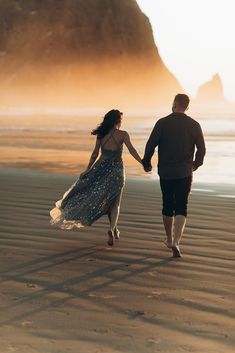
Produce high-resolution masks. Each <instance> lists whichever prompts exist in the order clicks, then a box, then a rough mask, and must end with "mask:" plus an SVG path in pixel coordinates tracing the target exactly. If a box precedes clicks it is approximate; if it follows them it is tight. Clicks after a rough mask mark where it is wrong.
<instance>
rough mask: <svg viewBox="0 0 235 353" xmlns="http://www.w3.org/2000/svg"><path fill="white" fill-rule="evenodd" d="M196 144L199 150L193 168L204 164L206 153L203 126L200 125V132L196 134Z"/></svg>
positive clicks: (195, 168)
mask: <svg viewBox="0 0 235 353" xmlns="http://www.w3.org/2000/svg"><path fill="white" fill-rule="evenodd" d="M195 145H196V148H197V152H196V154H195V160H194V162H193V170H197V169H198V167H200V166H201V165H202V164H203V160H204V156H205V154H206V146H205V141H204V137H203V133H202V129H201V126H200V125H198V132H197V136H196V141H195Z"/></svg>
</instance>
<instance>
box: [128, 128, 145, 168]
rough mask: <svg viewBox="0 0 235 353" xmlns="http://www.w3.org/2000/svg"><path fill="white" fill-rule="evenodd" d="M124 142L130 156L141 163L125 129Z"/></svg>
mask: <svg viewBox="0 0 235 353" xmlns="http://www.w3.org/2000/svg"><path fill="white" fill-rule="evenodd" d="M124 143H125V145H126V147H127V148H128V151H129V152H130V154H131V155H132V157H134V158H135V159H136V160H137V161H138V162H139V163H140V164H142V160H141V158H140V156H139V154H138V152H137V151H136V149H135V148H134V146H133V145H132V143H131V139H130V136H129V134H128V133H127V132H126V131H125V137H124Z"/></svg>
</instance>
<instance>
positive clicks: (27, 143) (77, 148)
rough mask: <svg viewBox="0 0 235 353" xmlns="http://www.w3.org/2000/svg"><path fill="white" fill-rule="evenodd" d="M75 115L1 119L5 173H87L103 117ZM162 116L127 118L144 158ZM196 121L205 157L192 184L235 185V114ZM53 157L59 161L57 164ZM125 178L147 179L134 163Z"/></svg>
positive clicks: (1, 155) (125, 123)
mask: <svg viewBox="0 0 235 353" xmlns="http://www.w3.org/2000/svg"><path fill="white" fill-rule="evenodd" d="M77 113H78V112H76V111H70V112H67V114H66V115H65V112H63V114H58V112H55V111H52V112H50V114H48V112H47V114H37V115H36V114H32V112H31V111H28V112H27V114H26V113H24V114H13V113H12V112H11V114H3V113H2V114H0V137H1V139H0V163H1V168H19V169H37V170H40V169H42V170H49V171H51V170H52V169H51V168H50V166H51V165H52V163H53V168H54V169H55V170H56V171H61V172H68V173H69V172H72V171H74V168H75V166H76V165H79V168H80V169H82V168H84V167H85V162H84V158H85V159H87V158H88V155H89V153H90V152H91V150H92V148H93V145H94V137H93V136H91V134H90V131H91V129H92V128H94V127H95V126H96V125H97V124H98V123H99V122H100V120H101V119H100V117H101V116H102V112H101V111H97V114H96V116H95V114H94V111H92V112H90V111H89V112H87V113H85V112H84V113H82V114H81V112H79V114H80V116H78V115H77ZM91 114H92V115H91ZM165 115H166V114H165ZM189 115H190V114H189ZM195 115H196V114H194V116H195ZM162 116H164V114H163V112H157V113H153V112H151V115H150V112H147V113H146V112H139V113H138V114H135V116H133V113H131V112H130V113H129V114H128V113H127V114H126V115H125V116H124V119H123V127H122V128H123V129H126V130H127V131H128V132H129V133H130V135H131V139H132V142H133V144H134V145H135V147H136V148H137V150H138V151H139V153H140V154H143V152H144V147H145V144H146V141H147V139H148V136H149V134H150V132H151V130H152V128H153V126H154V124H155V122H156V121H157V120H158V118H160V117H162ZM197 120H198V121H199V123H200V124H201V126H202V129H203V132H204V135H205V140H206V148H207V154H206V157H205V161H204V165H203V166H202V167H201V168H199V170H198V171H196V172H195V173H194V180H195V181H198V182H206V183H222V184H234V185H235V113H234V114H232V113H229V114H226V116H225V117H221V114H218V113H215V114H213V113H211V114H209V116H208V115H203V114H198V117H197ZM40 151H41V152H40ZM70 151H73V152H76V160H73V158H74V154H72V153H69V152H70ZM36 152H37V153H36ZM62 152H63V153H62ZM83 152H86V153H87V155H85V157H84V155H83V158H82V159H81V158H79V156H81V154H82V153H83ZM125 153H127V151H125ZM30 154H32V157H31V158H29V156H30ZM53 154H54V156H56V158H54V160H53V157H52V155H53ZM26 155H27V156H26ZM79 159H80V160H81V163H80V162H79ZM66 168H68V169H67V170H66ZM79 171H80V170H78V172H79ZM127 174H129V175H133V174H135V175H136V174H137V175H138V174H141V175H145V174H143V172H140V171H139V166H138V165H137V163H136V166H135V162H133V163H131V165H129V163H128V162H127ZM156 175H157V171H156V168H155V169H154V170H153V173H152V174H151V175H148V176H146V177H150V178H151V177H153V178H155V177H156Z"/></svg>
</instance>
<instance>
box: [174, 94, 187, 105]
mask: <svg viewBox="0 0 235 353" xmlns="http://www.w3.org/2000/svg"><path fill="white" fill-rule="evenodd" d="M175 101H176V102H177V103H178V104H179V106H180V107H181V108H182V109H186V108H188V105H189V102H190V99H189V96H187V94H182V93H179V94H177V95H176V96H175Z"/></svg>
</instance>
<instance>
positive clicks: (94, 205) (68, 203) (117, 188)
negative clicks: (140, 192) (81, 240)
mask: <svg viewBox="0 0 235 353" xmlns="http://www.w3.org/2000/svg"><path fill="white" fill-rule="evenodd" d="M110 137H113V136H112V135H111V136H110ZM114 140H115V139H114ZM115 141H116V140H115ZM124 184H125V175H124V166H123V161H122V146H120V145H119V146H118V149H117V150H107V149H105V148H104V145H103V146H101V156H100V158H99V159H98V160H97V161H96V162H95V163H94V165H93V166H92V167H91V168H90V169H89V171H88V172H87V173H86V174H85V175H83V176H81V177H79V179H78V180H77V181H76V182H75V183H74V184H73V185H72V186H71V187H70V188H69V190H67V191H66V192H65V194H64V195H63V197H62V199H61V200H59V201H57V202H56V204H55V206H56V207H55V208H53V209H52V210H51V211H50V216H51V221H50V223H51V225H57V226H59V227H60V228H61V229H72V228H74V227H77V228H81V227H84V226H90V225H92V223H94V222H95V221H96V220H97V219H99V218H100V217H102V216H103V215H105V214H107V213H108V210H109V208H110V206H111V205H112V203H113V202H114V201H115V199H116V197H118V196H119V195H120V193H121V192H122V189H123V187H124Z"/></svg>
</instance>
